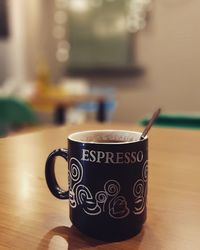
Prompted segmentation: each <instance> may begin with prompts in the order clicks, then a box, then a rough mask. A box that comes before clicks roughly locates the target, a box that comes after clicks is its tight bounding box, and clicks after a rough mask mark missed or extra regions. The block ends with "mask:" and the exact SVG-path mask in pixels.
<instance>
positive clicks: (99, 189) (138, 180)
mask: <svg viewBox="0 0 200 250" xmlns="http://www.w3.org/2000/svg"><path fill="white" fill-rule="evenodd" d="M140 136H141V133H140V132H135V131H126V130H91V131H83V132H77V133H73V134H71V135H69V136H68V149H56V150H54V151H53V152H52V153H51V154H50V155H49V156H48V158H47V161H46V168H45V177H46V182H47V185H48V188H49V190H50V191H51V193H52V194H53V195H54V196H55V197H57V198H59V199H69V205H70V210H69V214H70V215H69V216H70V220H71V222H72V224H73V225H74V226H75V227H76V228H77V229H78V230H79V231H81V232H83V233H84V234H86V235H88V236H91V237H93V238H95V239H99V240H103V241H120V240H125V239H128V238H130V237H132V236H134V235H136V234H138V233H139V232H140V231H141V229H142V226H143V224H144V222H145V220H146V213H147V209H146V200H147V179H148V138H147V137H145V138H143V139H140ZM57 156H61V157H63V158H64V159H65V160H66V161H67V162H68V164H67V165H68V184H69V185H68V186H69V190H68V191H65V190H63V189H62V188H61V187H60V186H59V184H58V183H57V181H56V177H55V172H54V165H55V158H56V157H57Z"/></svg>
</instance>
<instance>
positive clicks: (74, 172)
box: [69, 157, 83, 182]
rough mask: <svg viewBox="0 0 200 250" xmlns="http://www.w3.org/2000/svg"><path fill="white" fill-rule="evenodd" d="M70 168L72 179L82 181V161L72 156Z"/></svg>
mask: <svg viewBox="0 0 200 250" xmlns="http://www.w3.org/2000/svg"><path fill="white" fill-rule="evenodd" d="M69 168H70V171H69V174H70V178H71V180H73V181H75V182H79V181H81V179H82V177H83V168H82V165H81V163H80V162H79V161H78V160H77V159H76V158H74V157H72V158H71V159H70V162H69Z"/></svg>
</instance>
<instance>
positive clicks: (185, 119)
mask: <svg viewBox="0 0 200 250" xmlns="http://www.w3.org/2000/svg"><path fill="white" fill-rule="evenodd" d="M148 121H149V118H148V117H145V118H144V119H142V120H140V121H139V124H141V125H143V126H145V125H146V124H147V123H148ZM154 125H155V126H157V127H174V128H188V129H200V114H180V113H177V114H175V113H174V114H170V113H169V114H168V113H166V114H160V115H159V117H158V118H157V120H156V121H155V123H154Z"/></svg>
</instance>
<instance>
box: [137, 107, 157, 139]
mask: <svg viewBox="0 0 200 250" xmlns="http://www.w3.org/2000/svg"><path fill="white" fill-rule="evenodd" d="M160 111H161V109H160V108H159V109H157V110H156V111H155V112H154V113H153V115H152V117H151V119H150V120H149V122H148V124H147V126H146V127H145V129H144V131H143V132H142V135H141V136H140V140H142V139H144V137H145V136H146V135H147V133H148V132H149V129H150V128H151V126H152V125H153V123H154V121H155V120H156V119H157V117H158V116H159V114H160Z"/></svg>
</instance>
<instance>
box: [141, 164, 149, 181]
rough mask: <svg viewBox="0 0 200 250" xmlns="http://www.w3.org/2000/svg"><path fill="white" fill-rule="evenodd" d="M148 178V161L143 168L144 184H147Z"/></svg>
mask: <svg viewBox="0 0 200 250" xmlns="http://www.w3.org/2000/svg"><path fill="white" fill-rule="evenodd" d="M147 178H148V161H145V163H144V166H143V168H142V179H143V181H144V182H147Z"/></svg>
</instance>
